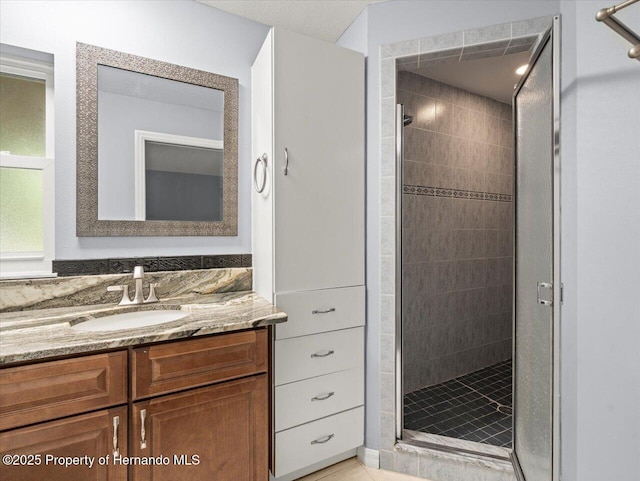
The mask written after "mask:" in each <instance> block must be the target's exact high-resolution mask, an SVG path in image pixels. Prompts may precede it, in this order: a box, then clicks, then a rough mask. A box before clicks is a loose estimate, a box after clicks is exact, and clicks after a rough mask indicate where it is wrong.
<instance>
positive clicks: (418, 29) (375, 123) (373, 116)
mask: <svg viewBox="0 0 640 481" xmlns="http://www.w3.org/2000/svg"><path fill="white" fill-rule="evenodd" d="M559 11H560V7H559V2H558V1H553V0H552V1H544V0H540V1H510V2H505V1H500V0H493V1H482V2H478V1H473V0H465V1H451V0H446V1H445V0H442V1H429V2H416V1H405V0H398V1H392V2H384V3H378V4H373V5H370V6H369V7H368V8H367V13H366V14H363V15H361V18H362V17H363V16H364V15H366V21H367V33H366V36H367V49H366V53H367V54H368V58H367V105H366V107H367V170H366V175H367V281H366V282H367V358H366V362H367V373H366V384H367V386H366V406H367V412H366V433H365V441H366V445H367V447H369V448H372V449H377V448H378V447H379V441H380V388H379V369H378V363H379V356H380V351H379V343H380V307H379V306H380V268H379V262H380V260H379V259H380V245H379V244H380V243H379V239H380V225H379V209H380V202H381V200H380V192H379V185H380V156H379V144H380V138H379V125H380V121H379V119H380V112H379V109H380V105H379V95H380V91H379V88H380V87H379V69H380V64H379V49H380V46H381V45H385V44H388V43H393V42H399V41H402V40H411V39H414V38H421V37H428V36H431V35H438V34H441V33H447V32H455V31H459V30H465V29H470V28H477V27H483V26H489V25H494V24H499V23H506V22H511V21H517V20H524V19H527V18H535V17H541V16H546V15H553V14H557V13H558V12H559ZM362 30H363V27H362V23H361V21H356V22H354V23H353V24H352V25H351V27H350V28H349V30H347V31H346V32H345V33H344V34H343V35H342V37H341V38H340V39H339V40H338V42H337V44H338V45H341V46H343V47H347V48H353V49H354V50H358V49H362V46H361V45H362V40H361V39H362V37H363V35H364V34H363V32H362ZM360 51H362V50H360ZM387 307H388V308H392V307H393V306H387Z"/></svg>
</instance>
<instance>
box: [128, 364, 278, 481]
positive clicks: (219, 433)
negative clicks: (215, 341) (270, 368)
mask: <svg viewBox="0 0 640 481" xmlns="http://www.w3.org/2000/svg"><path fill="white" fill-rule="evenodd" d="M267 388H268V386H267V376H266V374H261V375H258V376H251V377H249V378H245V379H241V380H238V381H230V382H226V383H221V384H216V385H214V386H209V387H206V388H201V389H195V390H192V391H187V392H183V393H178V394H172V395H168V396H162V397H158V398H154V399H151V400H148V401H141V402H137V403H134V405H133V416H132V439H133V446H132V452H133V453H134V456H153V457H156V456H160V455H167V454H169V453H171V455H172V456H177V458H175V459H173V458H172V459H171V460H170V464H169V465H168V466H135V467H134V470H133V480H134V481H143V480H144V481H146V480H153V481H175V480H176V479H189V480H190V481H211V480H212V479H215V480H219V481H223V480H224V481H227V480H228V481H236V480H237V481H240V480H245V481H266V480H267V473H268V461H269V458H268V454H269V451H268V439H269V437H268V408H269V405H268V402H267V399H268V398H267Z"/></svg>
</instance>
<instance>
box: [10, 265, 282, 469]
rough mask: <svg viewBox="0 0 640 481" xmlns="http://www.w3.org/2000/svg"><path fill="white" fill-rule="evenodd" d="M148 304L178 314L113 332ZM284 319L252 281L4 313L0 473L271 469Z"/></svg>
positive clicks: (148, 311)
mask: <svg viewBox="0 0 640 481" xmlns="http://www.w3.org/2000/svg"><path fill="white" fill-rule="evenodd" d="M238 270H239V269H238ZM212 272H213V271H212ZM163 274H165V273H163ZM174 275H177V274H174ZM180 275H182V276H183V277H184V276H185V274H183V273H180ZM199 275H201V276H202V275H204V274H202V273H201V272H200V273H199ZM92 277H97V278H100V277H102V278H105V281H104V282H103V283H100V282H99V281H95V280H93V281H91V282H94V283H95V282H98V286H95V287H91V288H90V289H93V291H95V292H98V290H99V289H100V288H103V287H104V284H109V283H112V282H113V281H114V280H115V281H116V282H120V280H119V279H112V278H113V277H117V276H92ZM75 279H76V282H79V281H77V280H78V279H82V278H75ZM53 282H54V281H50V280H46V281H45V280H43V281H30V283H31V284H35V285H36V286H37V285H38V284H39V283H40V284H46V283H53ZM70 282H71V281H70ZM41 289H42V287H41ZM42 290H44V289H42ZM111 295H113V294H111ZM161 299H162V297H161ZM54 305H55V302H54ZM140 313H142V314H143V316H142V317H147V316H149V318H153V317H154V315H157V316H159V317H160V318H161V316H162V314H166V313H178V314H180V315H181V317H179V318H178V319H174V320H169V321H164V322H161V323H156V324H152V325H147V326H140V327H128V328H126V329H119V328H117V324H116V328H114V329H111V330H105V329H108V327H104V326H105V324H106V325H108V320H109V319H117V317H118V316H122V315H130V314H140ZM174 317H175V316H174ZM161 319H162V318H161ZM286 319H287V317H286V314H285V313H283V312H282V311H279V310H278V309H277V308H275V307H273V306H272V305H271V304H270V303H268V302H267V301H265V300H264V299H262V298H260V297H258V296H257V295H256V294H254V293H252V292H250V291H234V292H224V293H212V294H201V293H191V294H189V295H183V296H181V297H176V298H169V299H165V300H161V301H160V302H158V303H154V304H149V305H145V304H141V305H128V306H116V305H113V304H112V305H104V304H102V305H101V304H98V305H88V306H67V307H64V306H63V307H52V308H44V309H35V310H23V311H15V312H3V313H2V315H1V317H0V330H1V334H2V335H1V336H0V363H1V367H0V452H1V453H2V455H3V456H4V457H3V461H4V462H3V463H2V464H1V465H0V478H2V479H11V480H33V479H48V480H56V479H60V480H63V479H64V480H65V481H68V480H78V481H87V480H109V481H113V480H117V481H124V480H136V481H138V480H151V479H153V480H175V479H190V480H211V479H217V480H221V481H223V480H229V481H240V480H251V481H253V480H265V479H267V477H268V470H269V467H268V462H269V376H270V369H269V338H270V329H271V326H272V325H274V324H277V323H281V322H284V321H286ZM96 320H98V321H100V320H105V322H104V323H102V324H99V325H97V327H96V329H98V330H92V329H88V330H87V329H82V326H83V324H84V325H91V323H92V322H93V321H96ZM147 322H149V321H147ZM101 329H103V330H101ZM7 456H8V457H7ZM7 460H8V461H7Z"/></svg>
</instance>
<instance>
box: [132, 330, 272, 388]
mask: <svg viewBox="0 0 640 481" xmlns="http://www.w3.org/2000/svg"><path fill="white" fill-rule="evenodd" d="M267 348H268V336H267V330H266V329H257V330H252V331H244V332H237V333H232V334H223V335H220V336H213V337H206V338H196V339H189V340H187V341H177V342H171V343H167V344H158V345H153V346H147V347H140V348H136V349H134V350H133V362H132V363H133V366H132V379H133V393H132V396H133V398H134V399H140V398H145V397H149V396H157V395H159V394H165V393H170V392H175V391H179V390H181V389H186V388H192V387H198V386H203V385H205V384H210V383H212V382H219V381H226V380H228V379H234V378H237V377H241V376H247V375H250V374H256V373H261V372H266V371H267Z"/></svg>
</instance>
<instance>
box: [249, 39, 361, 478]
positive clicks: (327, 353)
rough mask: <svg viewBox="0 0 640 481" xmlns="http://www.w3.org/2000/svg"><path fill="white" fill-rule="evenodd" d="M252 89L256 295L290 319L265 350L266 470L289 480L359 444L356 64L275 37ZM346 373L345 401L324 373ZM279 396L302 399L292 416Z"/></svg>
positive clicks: (356, 58) (341, 53) (324, 47)
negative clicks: (269, 446) (270, 401)
mask: <svg viewBox="0 0 640 481" xmlns="http://www.w3.org/2000/svg"><path fill="white" fill-rule="evenodd" d="M251 89H252V99H251V102H252V115H251V116H252V136H253V139H252V144H253V149H252V152H253V158H254V159H261V160H260V161H257V160H256V164H255V165H254V170H253V172H254V175H255V177H256V178H255V184H256V185H257V187H258V188H257V189H254V191H253V194H252V208H253V224H252V225H253V228H252V230H253V249H252V250H253V266H254V270H253V274H254V276H253V279H254V290H255V291H256V292H257V293H258V294H259V295H261V296H263V297H265V298H266V299H270V300H272V301H273V302H274V304H276V305H277V306H278V307H280V308H281V309H283V310H284V311H285V312H287V314H288V321H287V323H286V324H285V325H283V326H277V327H276V329H275V331H276V340H275V342H274V346H273V353H274V354H273V355H274V359H275V373H274V377H273V379H274V384H273V391H274V392H275V393H276V395H275V402H276V406H275V420H274V433H272V434H273V437H274V440H275V441H274V443H275V448H274V453H275V459H274V462H273V465H272V471H273V474H274V476H275V478H276V479H277V480H278V481H289V480H292V479H297V478H298V477H301V476H303V475H305V474H307V473H309V472H311V471H313V470H316V469H319V468H320V467H322V465H323V463H325V465H326V464H331V463H334V462H336V461H337V460H338V458H340V457H343V458H346V457H349V456H352V455H354V454H355V450H356V448H357V447H358V446H360V445H361V444H362V443H363V438H364V428H363V424H364V420H363V417H362V416H363V415H362V413H363V409H362V406H363V404H364V394H363V392H364V380H363V379H364V349H363V345H364V328H363V327H362V326H364V323H365V287H364V259H365V249H364V246H365V237H364V235H365V230H364V220H365V219H364V215H365V208H364V201H365V196H364V185H365V178H364V166H365V159H364V145H365V139H364V108H365V107H364V101H365V94H364V57H363V56H362V55H361V54H360V53H357V52H354V51H351V50H346V49H343V48H340V47H337V46H335V45H332V44H329V43H326V42H322V41H320V40H317V39H313V38H309V37H306V36H304V35H300V34H297V33H293V32H287V31H286V30H282V29H278V28H274V29H272V30H271V32H270V33H269V34H268V36H267V39H266V40H265V42H264V44H263V46H262V48H261V50H260V52H259V53H258V56H257V58H256V60H255V62H254V64H253V66H252V68H251ZM264 154H266V155H264ZM265 159H266V161H265ZM263 180H264V189H262V190H261V191H258V190H260V187H262V181H263ZM354 368H356V369H359V370H360V373H359V374H353V375H352V377H351V382H353V383H354V384H353V385H352V386H350V387H349V389H352V391H353V395H348V394H347V393H345V385H344V382H343V378H342V377H341V376H331V374H333V373H339V372H341V371H345V370H348V369H354ZM317 376H326V377H324V379H323V380H322V382H318V383H317V384H314V383H307V381H308V380H310V379H313V378H315V377H317ZM298 384H299V385H298ZM285 385H286V386H287V387H285ZM316 389H317V391H314V390H316ZM284 392H300V393H304V395H306V396H309V397H308V399H301V400H300V401H299V402H298V403H296V404H293V405H288V404H287V406H288V409H289V408H290V409H293V410H295V412H293V413H292V412H290V411H289V410H288V409H287V410H285V409H282V408H281V407H280V406H278V405H277V403H278V402H279V401H278V400H279V399H282V394H280V395H279V393H284ZM312 399H314V400H313V401H312ZM342 412H347V413H348V414H347V415H346V417H347V418H348V419H349V421H350V422H349V423H346V424H341V423H342V422H343V419H344V416H342V417H341V414H340V413H342ZM321 418H322V422H320V421H319V420H320V419H321ZM318 432H322V433H321V434H318ZM313 436H316V437H318V436H320V438H321V440H320V442H316V441H318V440H317V439H316V437H313ZM325 436H326V438H325Z"/></svg>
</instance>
